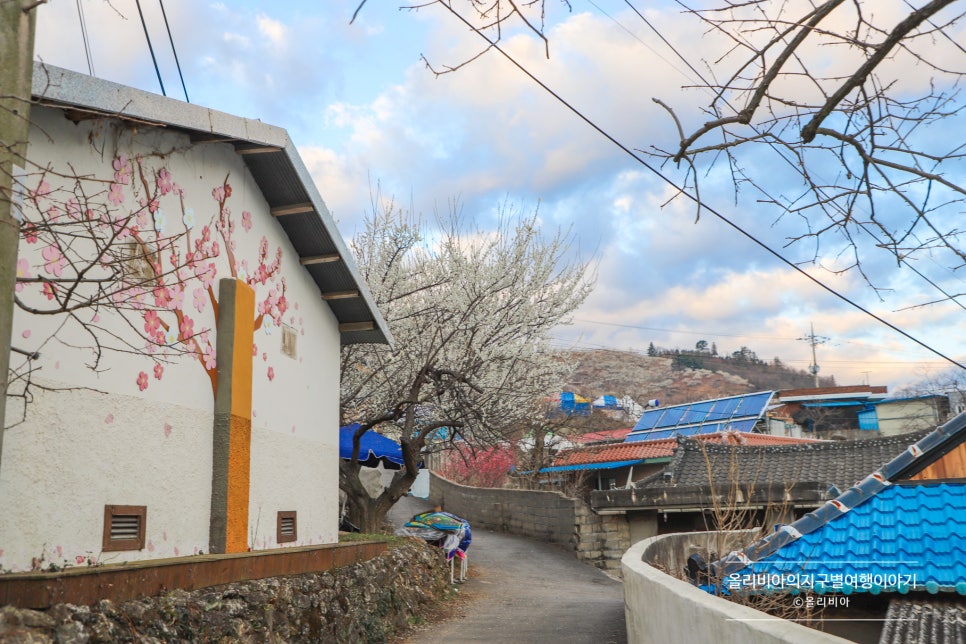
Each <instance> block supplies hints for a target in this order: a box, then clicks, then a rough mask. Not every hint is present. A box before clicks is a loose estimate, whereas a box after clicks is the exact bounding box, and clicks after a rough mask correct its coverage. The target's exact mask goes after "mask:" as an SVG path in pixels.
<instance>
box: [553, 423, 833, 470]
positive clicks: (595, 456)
mask: <svg viewBox="0 0 966 644" xmlns="http://www.w3.org/2000/svg"><path fill="white" fill-rule="evenodd" d="M689 438H694V439H697V440H702V441H712V442H716V443H724V444H726V445H729V444H730V445H786V444H788V443H815V442H818V441H815V440H814V439H811V438H791V437H789V436H772V435H771V434H753V433H751V432H719V433H715V434H700V435H697V436H690V437H689ZM677 447H678V439H676V438H659V439H657V440H649V441H637V442H634V443H611V444H609V445H588V446H586V447H577V448H574V449H568V450H564V451H562V452H560V453H559V454H557V457H556V458H555V459H554V461H553V465H554V467H558V466H561V465H586V464H589V463H610V462H616V461H635V460H644V459H650V458H670V457H671V456H673V455H674V451H675V450H676V449H677Z"/></svg>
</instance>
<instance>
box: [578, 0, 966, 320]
mask: <svg viewBox="0 0 966 644" xmlns="http://www.w3.org/2000/svg"><path fill="white" fill-rule="evenodd" d="M588 2H589V3H590V4H591V5H593V6H594V7H597V9H598V10H599V11H600V12H601V13H602V14H604V15H605V16H607V17H608V18H610V19H611V20H613V21H614V22H615V23H616V24H617V25H618V26H619V27H620V28H621V29H623V30H624V31H626V32H627V33H629V34H631V35H632V36H634V38H635V39H636V40H637V41H638V42H640V43H641V44H643V45H644V46H645V47H647V49H648V50H650V51H654V50H653V49H651V47H649V46H647V45H646V44H645V43H644V41H643V40H641V39H640V38H638V37H637V36H636V35H634V34H633V33H632V32H631V30H630V29H628V28H627V27H625V26H624V25H623V24H621V23H620V22H619V21H618V20H617V19H616V18H614V17H613V16H611V15H610V14H608V13H606V12H605V11H603V10H602V9H600V7H598V6H597V5H596V4H595V3H594V1H593V0H588ZM624 4H626V5H627V6H628V7H630V8H631V10H632V11H633V12H634V13H635V14H637V17H638V18H640V19H641V21H642V22H643V23H644V24H645V25H647V27H648V28H649V29H650V30H651V31H652V32H654V35H656V36H657V37H658V38H660V39H661V41H662V42H663V43H664V44H665V45H667V47H668V49H670V50H671V51H672V52H673V53H674V55H675V56H677V57H678V58H679V59H680V60H681V62H683V63H684V64H685V65H687V66H688V69H690V70H691V71H692V72H694V75H695V76H697V77H698V79H699V80H700V81H701V82H702V83H703V84H704V86H705V87H711V83H709V82H708V80H707V79H706V78H705V77H704V75H703V74H702V73H701V72H700V71H698V70H697V69H696V68H695V67H694V65H692V64H691V62H690V61H689V60H688V59H687V58H686V57H685V56H684V54H682V53H681V52H680V50H678V48H677V47H675V46H674V45H673V44H672V43H671V42H670V41H669V40H668V39H667V38H665V37H664V34H662V33H661V31H660V30H659V29H658V28H657V27H655V26H654V24H653V23H651V21H650V20H648V19H647V18H646V17H645V16H644V14H642V13H641V12H640V11H639V10H638V9H637V7H635V6H634V5H633V4H631V0H624ZM678 4H679V5H681V6H682V7H684V5H683V4H681V3H680V0H678ZM907 4H908V3H907ZM684 8H686V7H684ZM943 35H945V36H946V38H947V39H950V38H949V36H948V35H947V34H945V32H943ZM950 40H952V39H950ZM960 48H962V47H960ZM661 59H662V60H664V58H663V57H662V58H661ZM671 67H672V69H674V70H675V71H678V73H680V74H681V75H682V76H685V75H684V74H683V73H682V72H680V71H679V70H678V69H677V68H676V67H674V66H671ZM720 98H721V99H722V100H723V101H724V103H725V105H727V106H728V107H730V108H731V109H732V110H733V111H734V112H735V113H737V112H738V111H739V110H737V109H736V108H735V106H734V105H732V104H731V103H730V102H729V101H728V99H727V97H726V96H725V95H724V94H720ZM748 127H749V128H751V129H752V130H753V131H754V132H755V133H756V134H761V132H760V130H758V128H757V127H755V125H754V124H752V123H748ZM766 143H767V145H768V147H769V148H771V150H772V151H773V152H775V153H776V154H777V155H778V156H779V158H781V160H782V161H784V162H785V163H786V164H787V165H788V167H790V168H791V169H792V170H793V171H794V172H796V173H798V174H802V170H801V168H800V167H799V166H798V164H796V163H795V161H794V160H793V159H789V158H788V157H787V156H785V153H784V151H783V150H782V149H781V148H779V147H778V146H777V145H775V143H774V142H772V141H766ZM758 188H759V190H761V191H762V192H763V193H764V194H765V195H766V196H767V197H768V198H769V199H771V200H772V201H773V202H774V203H778V200H777V199H775V198H774V197H772V196H771V195H770V194H768V192H767V191H765V190H764V189H763V188H762V187H761V186H758ZM819 193H820V194H822V195H823V196H828V195H827V193H826V192H825V191H824V190H821V189H819ZM853 223H854V224H855V225H856V226H857V227H858V228H860V229H861V230H862V231H863V232H864V233H865V234H867V235H869V237H871V238H872V239H873V240H874V241H875V243H876V244H877V245H878V246H880V247H882V246H885V244H884V242H883V241H882V240H881V239H880V238H879V237H878V236H877V235H876V233H875V231H874V230H871V229H870V228H869V227H868V226H866V225H865V224H864V223H862V222H861V221H858V220H853ZM898 259H899V262H900V263H901V264H902V265H903V266H905V267H906V268H907V269H909V270H911V271H912V272H913V273H915V274H916V275H918V276H919V277H920V278H921V279H922V280H923V281H925V282H926V283H927V284H929V285H930V286H932V287H933V288H934V289H936V290H937V291H939V292H940V293H942V295H943V296H944V297H945V298H946V301H949V302H952V303H953V304H955V305H956V306H958V307H959V308H961V309H963V310H964V311H966V304H964V303H962V302H960V301H959V299H958V298H959V297H960V295H953V294H952V293H949V292H948V291H947V290H946V289H945V288H943V287H942V286H940V285H939V284H937V283H936V282H934V281H933V280H932V279H931V278H930V277H928V276H926V275H925V274H923V273H922V272H921V271H920V270H919V269H918V268H916V267H915V266H914V265H913V264H911V263H909V261H908V260H907V259H906V258H905V257H899V258H898ZM944 270H946V271H947V272H949V273H952V271H951V270H949V269H948V268H945V269H944Z"/></svg>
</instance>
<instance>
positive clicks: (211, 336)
mask: <svg viewBox="0 0 966 644" xmlns="http://www.w3.org/2000/svg"><path fill="white" fill-rule="evenodd" d="M31 117H32V120H33V122H34V127H33V128H32V129H31V133H30V146H29V150H28V158H29V159H30V160H31V163H30V164H28V166H29V167H28V168H27V170H25V171H24V172H23V173H22V174H21V175H19V181H20V183H21V186H20V188H19V190H18V194H17V195H16V198H17V200H18V203H19V207H20V209H21V211H22V212H23V213H24V215H25V216H26V217H27V218H28V219H29V220H37V219H38V218H39V217H40V216H41V215H40V213H46V214H45V216H46V217H47V218H48V219H54V218H56V219H57V221H60V222H63V223H64V224H65V225H66V224H67V223H68V222H76V221H88V220H92V221H97V222H100V223H97V224H92V225H94V226H108V223H110V222H113V223H112V224H110V225H112V226H115V225H116V226H120V225H122V224H121V223H118V222H127V224H126V225H127V226H128V227H129V228H127V229H125V233H124V234H125V235H126V237H124V239H125V240H131V239H134V238H135V235H137V236H138V238H139V239H142V240H143V241H144V244H145V245H146V246H147V247H149V248H155V249H162V248H163V252H159V253H157V254H156V260H157V263H158V265H160V267H161V271H163V275H162V276H156V277H154V278H151V280H150V284H151V286H152V288H144V289H138V290H137V291H136V292H134V293H128V294H127V295H125V296H124V298H127V299H126V300H124V306H123V307H122V308H121V309H116V308H112V307H106V306H102V307H100V308H97V309H84V310H81V311H79V312H78V313H77V315H76V317H75V318H68V317H67V316H64V315H32V314H27V313H25V312H24V311H23V310H18V311H17V312H16V314H15V319H14V334H13V343H12V344H13V346H14V347H16V348H17V349H20V350H24V351H30V352H33V351H38V352H39V353H40V357H39V358H38V359H36V360H34V361H33V363H32V364H31V367H32V369H33V371H32V376H31V378H32V382H33V387H32V388H31V389H30V390H29V392H24V387H25V381H18V382H17V383H15V385H14V386H13V387H12V388H11V393H12V394H14V395H17V394H24V397H20V398H16V397H14V398H9V399H8V404H7V413H8V418H7V424H8V428H7V430H6V431H5V433H4V444H3V447H4V452H3V463H2V467H0V506H2V507H3V519H2V520H0V571H2V570H12V571H23V570H30V569H31V568H32V567H35V565H36V564H38V563H43V565H45V566H46V565H47V564H50V563H54V564H56V565H63V564H64V563H65V562H66V563H70V564H72V565H78V564H81V563H85V562H87V561H97V562H105V563H107V562H111V561H135V560H142V559H153V558H158V557H172V556H181V555H188V554H193V553H196V552H199V551H205V552H207V551H208V549H209V518H210V509H211V485H212V421H213V416H214V410H213V405H214V403H213V400H214V391H213V380H214V378H213V376H212V373H213V370H214V368H215V364H216V357H217V356H216V355H215V350H214V348H215V347H216V340H217V332H216V328H215V311H214V309H215V302H214V301H213V298H215V297H217V293H218V290H217V289H218V280H219V279H220V278H222V277H235V278H237V279H239V280H242V281H246V282H247V283H248V284H249V285H250V286H251V287H252V288H253V289H254V290H255V298H256V299H255V304H256V311H255V316H256V319H255V320H254V326H255V329H256V330H255V332H254V339H253V346H252V347H251V351H252V356H253V359H254V367H253V369H252V373H251V374H249V375H248V376H247V377H248V378H249V379H250V381H251V383H250V384H251V429H252V435H251V489H250V497H249V512H248V517H249V524H248V526H247V530H246V531H245V536H246V537H247V541H248V544H247V545H248V546H249V547H251V548H254V549H259V548H272V547H275V546H277V545H278V544H277V543H276V518H277V513H278V512H279V511H291V510H294V511H296V512H297V513H298V516H297V522H298V540H297V541H294V542H291V543H287V544H285V545H286V546H299V545H312V544H319V543H332V542H335V541H336V540H337V538H338V432H337V431H336V429H337V426H338V402H339V401H338V393H339V351H340V347H339V342H340V339H339V329H338V321H337V320H336V318H335V316H334V315H333V313H332V311H331V309H330V308H329V306H328V304H326V303H325V302H324V301H323V300H322V298H321V297H320V294H319V289H318V287H317V286H316V284H315V282H314V281H313V280H312V279H311V276H310V275H309V274H308V272H307V271H306V269H305V268H304V267H302V266H301V265H300V263H299V257H298V253H297V252H296V250H295V248H294V247H293V246H292V244H291V242H290V241H289V240H288V238H287V237H286V235H285V233H284V231H283V230H282V228H281V226H280V225H279V223H278V221H277V220H276V218H275V217H273V216H271V214H270V212H269V208H268V204H267V203H266V201H265V199H264V197H263V195H262V192H261V189H260V187H259V186H258V185H257V183H256V182H255V179H254V178H253V177H252V175H251V174H250V173H249V172H248V169H247V167H246V166H245V163H244V161H243V160H242V158H241V157H240V156H239V155H238V154H237V153H236V152H235V150H234V148H233V147H232V146H231V145H230V144H227V143H203V144H199V143H195V142H193V141H192V140H191V139H190V138H189V137H188V136H187V135H186V134H183V133H178V132H176V131H169V130H166V129H164V128H153V127H146V126H137V127H134V126H132V125H131V124H129V123H125V122H123V121H119V120H116V119H85V120H81V121H80V122H78V123H74V122H72V121H70V120H68V119H66V118H64V115H63V113H62V112H61V111H60V110H57V109H53V108H47V107H40V106H38V107H36V108H35V109H33V110H32V111H31ZM68 164H69V165H68ZM48 166H50V168H51V170H50V171H46V170H44V168H47V167H48ZM58 172H61V173H63V174H64V175H65V176H67V177H70V176H71V175H73V174H74V173H77V175H78V176H81V177H83V178H82V179H79V180H76V181H75V180H74V179H71V178H65V177H64V176H61V175H59V174H57V173H58ZM226 183H227V184H228V185H229V186H230V188H231V190H230V193H231V194H230V196H229V195H228V192H229V191H228V190H226V188H225V184H226ZM155 209H156V210H155ZM105 222H107V223H105ZM134 227H136V230H134ZM118 238H120V234H119V236H118ZM125 243H127V242H125ZM131 243H133V242H131ZM132 248H133V246H132ZM55 251H56V248H55V247H54V245H53V242H52V241H51V240H50V239H45V238H44V237H43V236H42V235H41V236H40V237H39V238H37V237H36V236H31V235H25V236H24V239H23V240H22V242H21V245H20V249H19V253H20V263H19V264H18V271H19V273H20V274H21V276H22V277H25V278H27V277H29V278H34V277H43V278H48V279H54V278H56V276H57V275H59V274H60V273H61V272H62V273H63V274H64V276H65V277H67V276H68V275H69V274H70V272H71V269H70V267H69V265H66V264H65V262H64V260H63V259H61V258H60V255H59V254H58V253H59V251H58V252H55ZM73 251H76V252H77V253H78V254H79V255H83V254H84V253H89V252H91V244H89V243H88V244H86V245H85V243H84V242H82V241H78V242H77V243H76V244H75V245H74V246H73ZM95 257H96V255H95ZM123 265H124V266H126V269H125V270H128V271H130V270H133V268H131V267H129V266H127V264H123ZM141 268H143V266H142V267H141ZM149 269H150V266H149ZM155 270H156V269H155ZM95 277H99V278H102V277H104V273H103V272H102V273H97V274H96V275H95ZM43 286H44V285H43V284H42V283H39V282H34V283H26V284H21V285H20V286H18V293H17V295H18V297H19V298H20V299H21V300H22V301H24V302H25V303H26V304H27V305H28V306H31V307H35V308H39V309H44V308H46V307H48V305H50V303H51V302H52V300H51V299H50V297H49V296H48V295H47V294H45V293H44V291H43ZM21 287H22V288H21ZM209 287H210V289H209ZM121 299H123V298H121ZM85 326H86V328H85ZM88 331H93V335H92V334H91V333H88ZM95 336H96V337H97V343H99V346H100V349H101V351H100V352H98V350H97V347H98V345H97V343H95V341H94V337H95ZM283 337H287V338H288V339H289V340H291V339H293V338H294V340H295V341H294V342H286V343H285V344H286V346H284V347H283ZM25 361H26V358H24V357H23V356H20V354H16V355H15V356H14V358H13V359H12V362H11V365H12V367H13V368H23V369H26V365H25V364H24V362H25ZM38 385H39V386H38ZM41 387H43V388H41ZM26 401H29V404H26ZM19 420H22V422H19V423H18V422H17V421H19ZM10 425H13V426H12V427H11V426H10ZM108 504H111V505H113V504H116V505H134V506H142V505H143V506H146V507H147V516H146V521H145V525H146V535H145V537H146V538H145V547H144V549H142V550H130V551H121V552H113V553H111V552H102V551H101V550H102V536H103V524H104V512H105V510H104V507H105V505H108ZM35 560H36V561H35ZM41 560H42V562H41Z"/></svg>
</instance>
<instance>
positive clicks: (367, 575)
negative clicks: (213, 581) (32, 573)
mask: <svg viewBox="0 0 966 644" xmlns="http://www.w3.org/2000/svg"><path fill="white" fill-rule="evenodd" d="M449 588H450V585H449V567H448V566H447V565H446V563H445V561H444V558H443V557H441V556H440V550H439V548H435V547H431V546H428V545H427V544H425V543H422V542H418V541H415V540H414V541H413V542H412V543H406V544H404V545H400V546H396V547H391V548H390V549H389V550H388V551H387V552H386V553H385V554H382V555H380V556H378V557H375V558H373V559H370V560H369V561H365V562H362V563H358V564H354V565H351V566H345V567H342V568H336V569H333V570H331V571H328V572H321V573H309V574H302V575H292V576H287V577H270V578H266V579H257V580H252V581H244V582H238V583H233V584H226V585H223V586H214V587H211V588H205V589H201V590H195V591H191V592H187V591H183V590H173V591H171V592H169V593H165V594H163V595H158V596H155V597H146V598H143V599H136V600H131V601H125V602H121V603H114V602H111V601H109V600H102V601H100V602H98V603H97V604H95V605H93V606H75V605H73V604H57V605H55V606H52V607H51V608H50V609H48V610H46V611H37V610H30V609H20V608H15V607H13V606H3V607H0V641H2V642H7V641H10V642H130V641H136V642H189V641H191V642H272V643H274V642H279V643H281V642H351V643H352V644H356V643H359V642H373V643H375V642H386V641H387V640H388V639H389V638H390V636H392V635H393V634H397V633H399V632H400V631H402V630H404V629H405V628H406V627H407V626H408V625H409V623H410V619H411V618H413V617H415V616H417V615H419V614H420V613H421V612H422V611H425V610H426V609H427V607H428V606H430V605H431V604H434V603H436V602H438V601H440V600H441V599H442V598H443V597H444V596H445V594H446V592H447V591H448V590H449Z"/></svg>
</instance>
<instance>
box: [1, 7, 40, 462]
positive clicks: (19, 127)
mask: <svg viewBox="0 0 966 644" xmlns="http://www.w3.org/2000/svg"><path fill="white" fill-rule="evenodd" d="M38 4H42V3H39V2H36V1H35V0H0V466H2V463H3V428H4V426H5V424H6V420H5V419H6V413H7V386H8V385H9V378H10V344H11V341H12V335H13V307H14V302H13V294H14V287H15V286H16V283H17V247H18V246H19V245H20V222H18V221H17V219H16V218H15V217H14V216H13V209H12V205H13V195H14V186H13V169H14V167H15V166H23V165H24V162H25V161H24V160H25V158H26V156H27V135H28V133H29V131H30V84H31V78H32V76H33V57H34V31H35V29H36V24H37V18H36V16H37V12H36V7H37V5H38Z"/></svg>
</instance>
